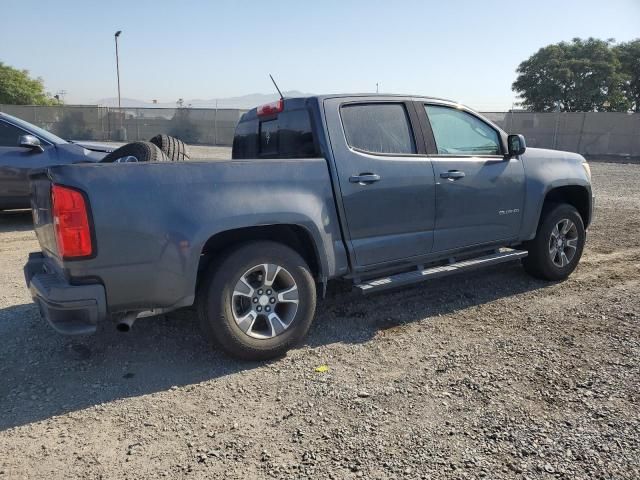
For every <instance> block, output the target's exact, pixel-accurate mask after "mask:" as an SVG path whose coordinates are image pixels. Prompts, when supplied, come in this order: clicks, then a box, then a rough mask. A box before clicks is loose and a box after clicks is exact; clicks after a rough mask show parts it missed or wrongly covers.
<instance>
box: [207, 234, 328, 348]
mask: <svg viewBox="0 0 640 480" xmlns="http://www.w3.org/2000/svg"><path fill="white" fill-rule="evenodd" d="M198 297H199V298H198V315H199V319H200V325H201V328H202V330H203V333H204V334H205V336H206V337H207V338H208V339H209V340H210V341H211V342H213V343H214V344H215V345H217V346H218V347H220V348H221V349H222V350H224V351H225V352H227V353H228V354H229V355H231V356H234V357H237V358H241V359H244V360H265V359H269V358H274V357H278V356H281V355H283V354H284V353H286V351H287V350H289V348H291V347H292V346H293V345H295V344H296V343H297V342H299V341H300V340H302V338H304V336H305V335H306V334H307V332H308V330H309V327H310V326H311V322H312V321H313V316H314V313H315V306H316V289H315V283H314V280H313V277H312V275H311V273H310V271H309V267H308V266H307V264H306V262H305V261H304V260H303V258H302V257H301V256H300V255H298V253H297V252H295V251H294V250H292V249H290V248H289V247H286V246H284V245H281V244H279V243H274V242H251V243H247V244H245V245H243V246H241V247H239V248H237V249H235V250H233V251H231V252H230V253H228V254H227V255H226V256H225V258H224V260H222V261H221V262H220V263H219V264H217V265H215V266H213V267H212V268H211V269H210V270H209V273H208V275H207V278H206V279H205V280H204V282H203V284H202V286H201V288H200V290H199V292H198Z"/></svg>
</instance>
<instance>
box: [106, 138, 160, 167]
mask: <svg viewBox="0 0 640 480" xmlns="http://www.w3.org/2000/svg"><path fill="white" fill-rule="evenodd" d="M168 161H169V159H168V158H167V156H166V155H165V154H164V153H163V152H162V150H160V149H159V148H158V147H157V146H156V145H154V144H153V143H151V142H132V143H127V144H126V145H123V146H121V147H120V148H117V149H116V150H114V151H113V152H111V153H109V154H107V155H106V156H105V157H104V158H103V159H102V160H100V162H102V163H135V162H168Z"/></svg>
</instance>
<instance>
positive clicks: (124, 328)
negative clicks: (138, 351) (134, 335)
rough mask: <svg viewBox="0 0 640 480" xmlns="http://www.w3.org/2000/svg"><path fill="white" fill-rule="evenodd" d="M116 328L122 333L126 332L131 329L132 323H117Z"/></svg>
mask: <svg viewBox="0 0 640 480" xmlns="http://www.w3.org/2000/svg"><path fill="white" fill-rule="evenodd" d="M116 330H118V331H119V332H122V333H126V332H128V331H129V330H131V325H129V324H128V323H124V322H122V323H119V324H118V325H116Z"/></svg>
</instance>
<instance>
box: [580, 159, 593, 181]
mask: <svg viewBox="0 0 640 480" xmlns="http://www.w3.org/2000/svg"><path fill="white" fill-rule="evenodd" d="M582 168H584V171H585V173H586V174H587V178H588V179H589V181H591V167H590V166H589V164H588V163H587V162H582Z"/></svg>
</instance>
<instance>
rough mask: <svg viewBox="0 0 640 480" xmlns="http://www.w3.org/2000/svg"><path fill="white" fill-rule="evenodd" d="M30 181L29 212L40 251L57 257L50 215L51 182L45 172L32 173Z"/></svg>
mask: <svg viewBox="0 0 640 480" xmlns="http://www.w3.org/2000/svg"><path fill="white" fill-rule="evenodd" d="M29 179H30V180H31V212H32V214H33V228H34V230H35V232H36V236H37V237H38V242H40V246H41V247H42V251H43V252H44V253H46V254H48V255H53V256H57V247H56V237H55V232H54V229H53V218H52V215H51V180H50V179H49V177H48V175H47V172H46V170H38V171H34V172H33V173H32V174H31V175H30V176H29Z"/></svg>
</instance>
